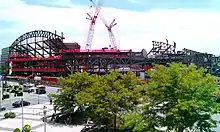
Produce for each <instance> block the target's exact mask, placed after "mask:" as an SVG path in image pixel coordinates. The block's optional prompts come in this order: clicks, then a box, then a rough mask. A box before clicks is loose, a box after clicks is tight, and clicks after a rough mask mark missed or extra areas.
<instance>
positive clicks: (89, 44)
mask: <svg viewBox="0 0 220 132" xmlns="http://www.w3.org/2000/svg"><path fill="white" fill-rule="evenodd" d="M90 1H92V0H90ZM100 8H101V2H100V1H99V2H98V5H97V6H96V9H95V14H94V16H93V17H92V16H91V15H90V14H89V13H87V18H86V19H88V20H90V21H91V23H90V27H89V32H88V36H87V40H86V47H85V49H86V50H90V49H91V47H92V41H93V36H94V31H95V23H96V20H97V18H98V15H99V12H100Z"/></svg>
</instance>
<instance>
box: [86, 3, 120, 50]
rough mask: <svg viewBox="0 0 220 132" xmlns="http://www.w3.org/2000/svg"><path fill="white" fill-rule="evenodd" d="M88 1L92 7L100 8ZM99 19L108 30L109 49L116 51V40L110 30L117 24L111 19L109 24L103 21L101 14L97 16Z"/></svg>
mask: <svg viewBox="0 0 220 132" xmlns="http://www.w3.org/2000/svg"><path fill="white" fill-rule="evenodd" d="M90 1H91V2H92V5H93V6H94V7H96V8H100V7H99V6H100V5H98V4H97V5H96V4H95V3H94V1H92V0H90ZM99 17H100V19H101V20H102V22H103V23H104V25H105V27H106V28H107V30H108V34H109V38H110V45H109V48H112V49H117V48H118V47H117V43H116V39H115V36H114V34H113V32H112V28H113V27H114V26H115V25H117V23H116V22H115V19H113V21H112V22H111V23H110V24H108V23H107V22H106V20H105V19H104V17H103V16H102V14H101V13H100V14H99Z"/></svg>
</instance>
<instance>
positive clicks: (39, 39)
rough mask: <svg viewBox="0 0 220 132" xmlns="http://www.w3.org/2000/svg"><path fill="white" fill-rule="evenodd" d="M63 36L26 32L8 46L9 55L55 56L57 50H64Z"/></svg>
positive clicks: (44, 32)
mask: <svg viewBox="0 0 220 132" xmlns="http://www.w3.org/2000/svg"><path fill="white" fill-rule="evenodd" d="M63 39H64V37H63V36H59V35H57V34H56V31H55V33H52V32H49V31H43V30H35V31H31V32H27V33H25V34H23V35H21V36H20V37H18V38H17V39H16V40H15V41H14V42H13V43H12V45H11V46H10V55H11V54H15V55H25V56H31V57H47V56H53V55H55V54H56V53H57V52H58V50H59V49H66V48H67V47H66V46H65V45H64V43H63Z"/></svg>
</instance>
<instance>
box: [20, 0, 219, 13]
mask: <svg viewBox="0 0 220 132" xmlns="http://www.w3.org/2000/svg"><path fill="white" fill-rule="evenodd" d="M24 1H25V3H27V4H30V5H32V4H35V5H44V6H52V2H50V1H53V0H37V1H36V0H24ZM102 1H103V0H102ZM216 1H217V0H216ZM216 1H214V0H105V1H103V4H104V5H105V6H107V7H115V8H120V9H128V10H135V11H142V10H149V9H155V8H165V9H177V8H212V7H213V2H216ZM70 2H71V3H73V4H76V5H77V4H80V5H89V4H90V1H89V0H70ZM53 6H55V7H65V6H59V5H53ZM66 7H67V6H66Z"/></svg>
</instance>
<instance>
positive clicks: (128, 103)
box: [76, 72, 144, 121]
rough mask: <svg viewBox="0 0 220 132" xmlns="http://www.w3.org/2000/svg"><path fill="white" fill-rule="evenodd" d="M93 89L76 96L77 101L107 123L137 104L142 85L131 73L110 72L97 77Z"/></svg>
mask: <svg viewBox="0 0 220 132" xmlns="http://www.w3.org/2000/svg"><path fill="white" fill-rule="evenodd" d="M97 80H98V81H97V83H96V85H94V87H87V88H85V89H84V90H83V91H81V92H80V93H79V94H77V96H76V97H77V101H78V102H79V103H80V104H83V105H87V106H88V107H89V108H91V109H92V115H93V118H94V117H99V119H100V120H101V119H104V120H107V121H112V120H113V115H114V114H120V113H122V112H125V111H128V110H132V108H133V107H134V106H135V105H137V104H138V101H139V98H140V96H141V94H139V93H140V92H139V91H140V90H141V89H143V87H144V85H142V84H141V82H140V80H139V79H138V78H137V77H136V76H135V75H134V74H133V73H132V72H129V73H128V74H124V75H122V74H120V73H118V72H111V73H110V74H108V75H104V76H97Z"/></svg>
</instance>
